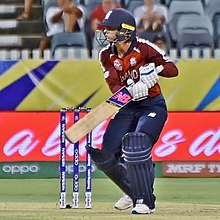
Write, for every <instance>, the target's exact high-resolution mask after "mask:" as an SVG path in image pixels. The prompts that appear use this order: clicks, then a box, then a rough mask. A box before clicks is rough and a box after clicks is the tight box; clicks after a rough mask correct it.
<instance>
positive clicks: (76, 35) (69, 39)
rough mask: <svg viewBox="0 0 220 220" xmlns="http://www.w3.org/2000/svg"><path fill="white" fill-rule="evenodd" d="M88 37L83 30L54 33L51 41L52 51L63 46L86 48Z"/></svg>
mask: <svg viewBox="0 0 220 220" xmlns="http://www.w3.org/2000/svg"><path fill="white" fill-rule="evenodd" d="M86 46H87V45H86V39H85V35H84V33H83V32H63V33H58V34H55V35H53V37H52V41H51V53H52V55H53V54H54V52H55V50H56V49H58V48H60V47H62V48H64V47H66V48H68V47H75V48H86Z"/></svg>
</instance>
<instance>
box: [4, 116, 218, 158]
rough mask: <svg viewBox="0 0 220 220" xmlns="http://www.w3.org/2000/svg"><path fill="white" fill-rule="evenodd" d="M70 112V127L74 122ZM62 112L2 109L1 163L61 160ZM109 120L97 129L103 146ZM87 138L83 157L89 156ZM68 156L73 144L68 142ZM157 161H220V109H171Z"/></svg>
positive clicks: (95, 134) (97, 138) (156, 151)
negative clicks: (214, 110) (190, 110)
mask: <svg viewBox="0 0 220 220" xmlns="http://www.w3.org/2000/svg"><path fill="white" fill-rule="evenodd" d="M72 121H73V117H72V115H71V113H68V114H67V127H68V126H69V125H70V124H72ZM59 123H60V119H59V112H0V129H1V138H0V162H4V161H58V160H59V152H60V127H59V126H60V124H59ZM107 124H108V120H107V121H105V122H103V123H102V124H100V125H99V126H98V127H97V128H96V129H94V131H93V146H94V147H97V148H101V142H102V136H103V134H104V132H105V129H106V126H107ZM84 146H85V140H84V139H83V140H81V143H80V152H79V153H80V157H81V159H82V160H83V159H85V158H84V155H85V147H84ZM66 149H67V159H68V160H71V159H72V156H73V146H72V145H71V144H70V143H69V142H67V143H66ZM153 160H154V161H220V112H170V113H169V116H168V120H167V122H166V125H165V127H164V129H163V132H162V133H161V136H160V139H159V140H158V142H157V144H156V145H155V146H154V148H153Z"/></svg>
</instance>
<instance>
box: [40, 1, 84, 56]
mask: <svg viewBox="0 0 220 220" xmlns="http://www.w3.org/2000/svg"><path fill="white" fill-rule="evenodd" d="M57 3H58V5H57V6H51V7H50V8H48V10H47V12H46V15H45V23H46V29H47V30H46V34H45V36H43V37H42V39H41V41H40V45H39V50H40V52H41V54H42V53H43V51H44V50H45V49H46V48H49V47H50V43H51V38H52V36H53V35H54V34H57V33H61V32H75V31H80V27H81V28H82V26H81V25H82V24H81V25H80V24H79V22H81V23H82V21H80V19H83V8H82V6H81V5H78V4H77V3H75V2H73V1H72V0H57Z"/></svg>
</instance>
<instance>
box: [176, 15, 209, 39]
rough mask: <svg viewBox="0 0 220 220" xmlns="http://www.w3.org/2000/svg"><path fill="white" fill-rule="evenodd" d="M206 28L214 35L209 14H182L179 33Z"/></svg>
mask: <svg viewBox="0 0 220 220" xmlns="http://www.w3.org/2000/svg"><path fill="white" fill-rule="evenodd" d="M198 29H200V30H201V29H202V30H206V31H207V32H209V33H210V34H211V35H212V36H213V25H212V22H211V20H210V19H209V17H208V16H205V15H202V16H201V15H197V14H190V15H181V16H180V17H179V19H178V22H177V34H178V35H180V34H181V32H182V31H185V30H189V31H190V30H198Z"/></svg>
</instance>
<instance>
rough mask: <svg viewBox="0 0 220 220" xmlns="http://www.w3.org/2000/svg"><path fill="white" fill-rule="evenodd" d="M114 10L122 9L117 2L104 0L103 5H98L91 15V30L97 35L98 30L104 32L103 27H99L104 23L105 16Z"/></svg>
mask: <svg viewBox="0 0 220 220" xmlns="http://www.w3.org/2000/svg"><path fill="white" fill-rule="evenodd" d="M113 8H121V5H120V4H118V3H117V2H116V0H102V3H101V4H98V5H97V6H96V7H95V8H94V9H93V11H92V13H91V30H92V32H93V33H95V31H96V30H102V29H103V27H102V26H100V25H98V23H99V22H101V21H103V19H104V18H105V15H106V14H107V13H108V12H109V11H110V10H112V9H113Z"/></svg>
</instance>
